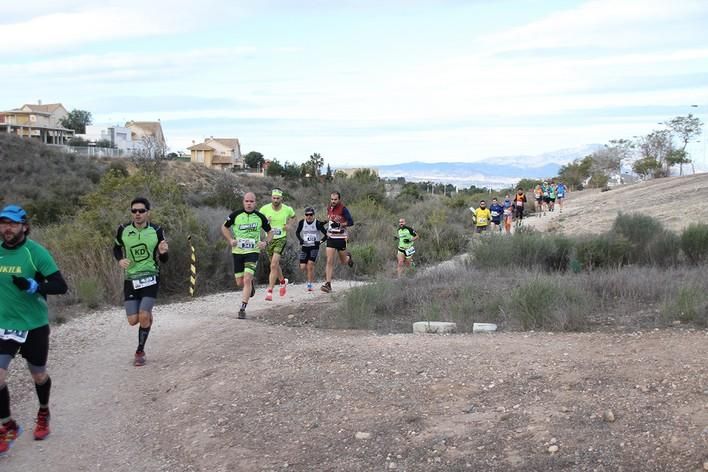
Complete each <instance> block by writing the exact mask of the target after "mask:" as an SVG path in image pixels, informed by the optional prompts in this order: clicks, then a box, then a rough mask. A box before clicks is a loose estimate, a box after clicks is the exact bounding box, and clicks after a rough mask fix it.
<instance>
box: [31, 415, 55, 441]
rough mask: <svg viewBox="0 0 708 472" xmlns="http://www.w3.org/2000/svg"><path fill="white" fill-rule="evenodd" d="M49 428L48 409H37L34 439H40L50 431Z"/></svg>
mask: <svg viewBox="0 0 708 472" xmlns="http://www.w3.org/2000/svg"><path fill="white" fill-rule="evenodd" d="M50 432H51V431H50V429H49V410H41V409H40V410H39V412H38V413H37V424H36V425H35V427H34V439H35V440H36V441H42V440H44V439H45V438H46V437H47V436H49V433H50Z"/></svg>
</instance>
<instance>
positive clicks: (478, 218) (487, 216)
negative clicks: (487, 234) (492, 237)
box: [472, 200, 492, 233]
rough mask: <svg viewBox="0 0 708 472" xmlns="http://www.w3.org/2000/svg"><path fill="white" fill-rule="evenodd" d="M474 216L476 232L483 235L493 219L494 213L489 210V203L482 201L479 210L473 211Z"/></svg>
mask: <svg viewBox="0 0 708 472" xmlns="http://www.w3.org/2000/svg"><path fill="white" fill-rule="evenodd" d="M472 213H473V214H474V217H473V221H474V223H475V232H476V233H483V232H484V231H486V230H487V228H488V227H489V223H490V221H491V219H492V212H490V211H489V208H487V202H485V201H484V200H480V202H479V208H477V209H476V210H475V209H473V210H472Z"/></svg>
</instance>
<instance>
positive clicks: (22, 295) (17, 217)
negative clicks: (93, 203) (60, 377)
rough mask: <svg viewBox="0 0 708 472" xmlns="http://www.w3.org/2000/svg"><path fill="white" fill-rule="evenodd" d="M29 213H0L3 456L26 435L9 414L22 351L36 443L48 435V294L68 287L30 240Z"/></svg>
mask: <svg viewBox="0 0 708 472" xmlns="http://www.w3.org/2000/svg"><path fill="white" fill-rule="evenodd" d="M29 232H30V227H29V221H28V219H27V213H26V212H25V210H23V209H22V208H21V207H19V206H17V205H8V206H6V207H5V208H3V210H2V212H0V233H2V246H0V456H1V455H4V454H5V453H7V451H8V450H9V449H10V447H11V446H12V443H13V442H14V441H15V439H17V437H18V436H19V435H20V434H21V433H22V428H21V427H20V426H19V425H18V424H17V423H16V422H15V421H14V420H13V419H12V416H11V415H10V392H9V391H8V387H7V384H6V383H5V380H6V378H7V370H8V368H9V367H10V362H11V361H12V359H13V358H14V357H15V355H16V354H17V353H18V352H19V353H20V354H21V355H22V357H24V358H25V360H26V361H27V367H28V368H29V371H30V374H32V378H33V379H34V384H35V390H36V391H37V398H38V399H39V412H38V413H37V422H36V426H35V429H34V438H35V439H37V440H42V439H45V438H46V437H47V436H48V435H49V393H50V390H51V387H52V380H51V378H50V377H49V374H48V373H47V368H46V365H47V357H48V356H49V316H48V311H47V295H59V294H63V293H66V291H67V286H66V282H65V281H64V278H63V277H62V275H61V273H60V272H59V269H58V268H57V265H56V263H55V262H54V259H53V258H52V255H51V254H50V253H49V251H47V250H46V249H45V248H44V247H42V246H40V245H39V244H38V243H36V242H35V241H33V240H31V239H29V238H28V237H27V235H28V234H29Z"/></svg>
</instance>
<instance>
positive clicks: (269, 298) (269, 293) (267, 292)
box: [265, 288, 273, 302]
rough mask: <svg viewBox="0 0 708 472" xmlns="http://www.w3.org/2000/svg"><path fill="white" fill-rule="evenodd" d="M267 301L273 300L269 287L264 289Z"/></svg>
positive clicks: (271, 290)
mask: <svg viewBox="0 0 708 472" xmlns="http://www.w3.org/2000/svg"><path fill="white" fill-rule="evenodd" d="M265 299H266V301H267V302H272V301H273V289H272V288H269V289H268V290H266V297H265Z"/></svg>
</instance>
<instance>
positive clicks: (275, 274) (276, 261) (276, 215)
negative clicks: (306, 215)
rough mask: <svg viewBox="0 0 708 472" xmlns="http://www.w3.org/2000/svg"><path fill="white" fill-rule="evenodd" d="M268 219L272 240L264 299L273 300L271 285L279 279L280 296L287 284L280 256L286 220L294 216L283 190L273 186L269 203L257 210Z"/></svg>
mask: <svg viewBox="0 0 708 472" xmlns="http://www.w3.org/2000/svg"><path fill="white" fill-rule="evenodd" d="M259 211H260V212H261V213H263V215H265V217H266V218H267V219H268V222H269V223H270V226H271V228H272V230H273V240H272V241H271V242H270V243H269V244H268V248H267V251H268V256H269V257H270V275H269V276H268V290H267V291H266V296H265V299H266V300H267V301H271V300H273V287H274V286H275V281H276V280H279V281H280V291H279V294H280V296H281V297H284V296H285V292H286V290H287V286H288V279H286V278H285V277H283V271H282V269H281V268H280V256H281V254H283V251H284V250H285V244H286V243H287V240H288V239H287V230H286V228H287V226H288V222H289V221H290V220H291V219H293V218H295V210H293V209H292V207H289V206H288V205H285V204H284V203H283V191H282V190H280V189H279V188H274V189H273V191H272V192H271V203H268V204H267V205H263V206H262V207H261V209H260V210H259Z"/></svg>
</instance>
